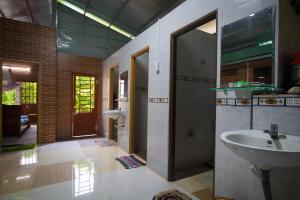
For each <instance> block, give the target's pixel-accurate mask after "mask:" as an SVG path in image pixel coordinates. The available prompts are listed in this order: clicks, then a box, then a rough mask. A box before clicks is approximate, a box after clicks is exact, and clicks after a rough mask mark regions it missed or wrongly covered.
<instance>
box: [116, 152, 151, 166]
mask: <svg viewBox="0 0 300 200" xmlns="http://www.w3.org/2000/svg"><path fill="white" fill-rule="evenodd" d="M116 160H117V161H119V162H120V163H121V164H122V165H123V166H124V167H125V168H126V169H132V168H137V167H141V166H144V165H145V164H144V163H142V162H141V161H139V160H138V159H136V158H135V157H134V156H133V155H130V156H122V157H119V158H116Z"/></svg>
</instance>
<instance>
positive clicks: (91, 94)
mask: <svg viewBox="0 0 300 200" xmlns="http://www.w3.org/2000/svg"><path fill="white" fill-rule="evenodd" d="M75 81H76V91H75V103H76V105H75V110H76V112H77V113H82V112H83V113H86V112H92V111H93V109H94V107H95V77H88V76H76V80H75Z"/></svg>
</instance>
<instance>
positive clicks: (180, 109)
mask: <svg viewBox="0 0 300 200" xmlns="http://www.w3.org/2000/svg"><path fill="white" fill-rule="evenodd" d="M199 24H200V25H199ZM192 26H193V27H191V28H189V30H185V31H182V32H181V33H179V34H177V35H175V36H173V44H174V46H173V47H174V48H173V57H174V58H173V62H174V65H173V66H174V67H173V112H172V113H173V116H172V119H173V123H172V124H173V125H172V137H173V143H172V144H173V145H172V147H173V150H172V151H173V160H172V164H173V166H172V170H171V171H172V174H171V177H172V178H171V179H173V180H179V179H182V178H186V177H190V176H194V175H197V174H201V173H204V172H208V171H211V176H213V175H212V174H213V169H214V149H215V115H216V96H215V93H214V92H211V91H209V88H214V87H216V67H217V59H216V58H217V34H216V18H215V16H214V17H210V18H209V19H207V20H205V22H200V23H198V26H195V25H194V24H193V25H192Z"/></svg>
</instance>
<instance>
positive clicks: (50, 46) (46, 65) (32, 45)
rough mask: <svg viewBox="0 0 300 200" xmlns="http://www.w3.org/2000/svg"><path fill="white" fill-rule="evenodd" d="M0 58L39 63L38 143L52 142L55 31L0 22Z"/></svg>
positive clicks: (18, 23) (5, 20) (54, 123)
mask: <svg viewBox="0 0 300 200" xmlns="http://www.w3.org/2000/svg"><path fill="white" fill-rule="evenodd" d="M0 58H2V59H12V60H19V61H21V60H22V61H29V62H39V63H41V65H40V74H41V77H40V78H41V79H40V80H41V81H40V89H41V92H40V105H39V106H40V112H39V120H40V121H39V135H38V141H39V142H40V143H48V142H54V141H55V127H56V120H55V106H56V102H55V94H56V92H55V91H56V90H55V84H53V83H55V80H56V31H55V29H53V28H48V27H41V26H37V25H33V24H29V23H23V22H18V21H13V20H8V19H3V18H1V19H0Z"/></svg>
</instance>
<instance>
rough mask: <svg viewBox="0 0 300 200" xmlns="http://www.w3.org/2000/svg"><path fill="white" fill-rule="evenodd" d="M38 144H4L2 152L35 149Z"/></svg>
mask: <svg viewBox="0 0 300 200" xmlns="http://www.w3.org/2000/svg"><path fill="white" fill-rule="evenodd" d="M35 147H36V144H20V145H6V146H2V148H1V151H2V152H11V151H22V150H28V149H34V148H35Z"/></svg>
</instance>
